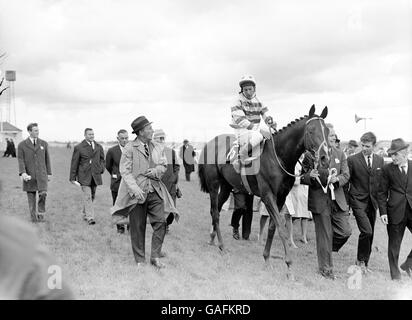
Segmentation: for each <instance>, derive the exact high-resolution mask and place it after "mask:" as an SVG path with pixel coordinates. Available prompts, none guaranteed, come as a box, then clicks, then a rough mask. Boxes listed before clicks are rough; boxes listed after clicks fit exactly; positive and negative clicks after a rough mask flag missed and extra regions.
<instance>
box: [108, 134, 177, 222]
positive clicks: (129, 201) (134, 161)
mask: <svg viewBox="0 0 412 320" xmlns="http://www.w3.org/2000/svg"><path fill="white" fill-rule="evenodd" d="M148 145H149V150H150V157H149V158H147V157H146V155H145V149H144V145H143V143H142V142H141V141H140V140H139V139H135V140H134V141H130V142H129V143H128V144H127V145H126V146H125V150H124V152H123V154H122V157H121V158H120V165H119V169H120V174H121V175H122V180H121V181H120V186H119V193H118V195H117V199H116V203H115V204H114V206H113V207H112V208H111V210H110V211H111V213H112V214H114V215H123V216H127V215H128V214H129V212H130V210H131V209H132V208H133V207H134V205H136V204H142V203H144V202H146V198H147V194H148V192H149V191H150V185H152V187H153V189H154V190H155V192H156V193H157V194H158V195H159V197H160V198H161V199H163V201H164V214H165V215H166V216H168V215H169V213H171V212H172V213H175V214H178V212H177V210H176V208H175V206H174V203H173V199H172V197H171V196H170V194H169V192H168V191H167V188H166V186H165V185H164V183H163V182H162V181H161V178H162V175H163V174H164V172H165V171H166V166H167V159H166V156H165V153H164V149H163V146H162V145H161V144H159V143H156V142H153V141H150V142H149V143H148ZM149 168H152V169H154V173H155V176H156V179H150V178H148V177H146V176H145V175H144V174H145V173H146V171H147V169H149ZM138 188H140V189H141V190H142V191H143V193H144V199H143V200H137V199H136V197H135V196H134V194H135V193H136V190H138Z"/></svg>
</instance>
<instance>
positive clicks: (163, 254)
mask: <svg viewBox="0 0 412 320" xmlns="http://www.w3.org/2000/svg"><path fill="white" fill-rule="evenodd" d="M165 257H167V254H166V252H163V251H161V252H160V254H159V258H165Z"/></svg>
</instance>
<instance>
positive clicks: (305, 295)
mask: <svg viewBox="0 0 412 320" xmlns="http://www.w3.org/2000/svg"><path fill="white" fill-rule="evenodd" d="M71 154H72V150H67V149H65V148H51V161H52V170H53V176H52V180H51V182H50V184H49V192H48V198H47V215H46V222H45V223H42V224H37V225H35V228H37V229H38V234H39V237H40V239H41V241H42V243H44V245H45V246H46V247H48V248H49V249H50V250H51V251H52V252H53V254H54V255H55V256H56V257H57V258H58V260H59V262H60V263H61V266H62V268H63V270H64V273H63V276H64V278H65V280H66V281H67V282H68V283H70V285H71V287H72V289H73V291H74V294H75V295H76V297H77V298H78V299H189V300H191V299H224V300H229V299H321V300H323V299H324V300H328V299H401V298H407V299H412V281H411V280H409V279H406V276H405V273H403V275H404V278H405V280H403V281H402V282H393V281H391V280H390V276H389V266H388V261H387V252H386V249H387V235H386V230H385V228H384V226H383V225H382V224H381V222H380V221H377V223H376V231H375V241H374V251H373V253H372V257H371V261H370V267H371V268H372V269H373V270H374V273H373V274H372V275H369V276H367V277H364V278H363V280H362V289H361V290H353V289H349V288H348V287H347V279H348V277H349V274H347V269H348V267H349V266H350V265H352V264H353V263H354V261H355V260H356V247H357V238H358V235H359V231H358V229H357V227H356V223H355V220H354V218H353V216H351V225H352V230H353V231H352V236H351V237H350V239H349V241H348V243H347V244H345V246H344V247H343V248H342V249H341V251H340V252H339V253H337V254H334V256H333V259H334V264H335V272H336V275H337V276H338V279H337V280H336V281H331V280H326V279H324V278H322V277H321V276H320V275H318V274H317V273H316V270H317V258H316V248H315V241H314V225H313V222H310V223H309V233H308V236H309V243H308V244H307V245H303V244H302V243H300V242H297V244H298V246H299V248H298V249H295V250H293V257H294V272H295V276H296V281H294V282H291V281H288V280H287V279H286V266H285V263H284V261H283V260H282V259H275V258H272V259H271V264H272V267H273V268H272V269H270V268H265V266H264V262H263V257H262V252H263V246H262V245H260V244H259V243H258V241H257V236H256V235H257V233H258V228H259V215H258V214H255V216H254V218H253V224H252V235H251V240H250V241H244V240H239V241H236V240H234V239H233V238H232V236H231V232H232V229H231V227H229V226H228V225H229V223H230V218H231V212H222V215H221V227H222V232H223V236H224V239H225V244H226V248H227V249H228V252H227V253H226V254H223V255H222V254H221V253H220V252H219V250H218V248H217V247H215V246H209V245H208V244H207V241H208V240H209V229H210V224H211V219H210V214H209V195H208V194H205V193H202V192H201V191H200V189H199V182H198V178H197V172H196V174H192V177H193V181H191V182H186V181H184V179H183V178H182V177H183V173H181V182H180V188H181V190H182V192H183V198H182V199H178V209H179V211H180V213H181V219H180V221H179V223H173V225H172V226H171V228H170V229H171V232H170V234H168V235H167V236H166V239H165V243H164V251H165V252H167V254H168V256H167V257H166V258H164V259H163V261H164V263H165V264H166V265H167V267H166V268H165V269H162V270H161V271H157V270H155V269H154V268H153V267H152V266H150V265H149V264H147V265H145V266H144V267H143V268H142V269H137V268H136V264H135V262H134V258H133V254H132V251H131V245H130V236H129V235H127V234H126V235H118V234H117V233H116V230H115V229H116V228H115V227H113V226H112V225H111V221H112V220H111V216H110V214H109V208H110V206H111V194H110V190H109V175H108V173H107V172H106V173H105V174H104V185H103V186H101V187H99V188H98V190H97V197H96V202H95V209H96V225H94V226H88V225H87V224H86V223H85V222H84V221H83V220H82V217H81V214H80V208H81V193H80V190H79V189H78V188H77V187H75V186H74V185H71V184H70V183H69V181H68V177H69V166H70V159H71ZM0 168H1V169H0V180H1V181H2V185H3V193H2V198H1V214H6V215H12V216H17V217H19V218H21V219H23V220H26V221H29V213H28V205H27V198H26V194H25V193H23V191H22V189H21V182H20V179H19V177H18V165H17V160H16V159H13V158H0ZM297 229H298V228H297V227H295V230H296V232H295V234H296V233H297V234H296V236H295V239H298V236H299V230H297ZM150 239H151V227H150V225H148V228H147V235H146V259H147V260H148V258H149V257H148V255H149V254H150ZM411 246H412V237H411V234H410V233H409V232H408V231H407V232H406V234H405V238H404V241H403V245H402V250H401V255H400V262H403V261H404V259H405V257H406V255H407V253H408V252H409V250H410V249H411ZM272 255H274V256H281V257H283V250H282V246H281V243H280V240H279V238H278V237H277V236H276V237H275V241H274V244H273V246H272Z"/></svg>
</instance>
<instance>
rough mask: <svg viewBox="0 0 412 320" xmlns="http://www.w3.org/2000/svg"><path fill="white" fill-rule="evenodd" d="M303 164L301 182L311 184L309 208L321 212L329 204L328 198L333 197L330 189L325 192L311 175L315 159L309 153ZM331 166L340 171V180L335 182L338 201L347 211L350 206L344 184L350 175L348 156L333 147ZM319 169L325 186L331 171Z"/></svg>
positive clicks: (342, 208)
mask: <svg viewBox="0 0 412 320" xmlns="http://www.w3.org/2000/svg"><path fill="white" fill-rule="evenodd" d="M302 164H303V168H302V169H303V172H305V174H303V176H302V177H301V183H302V184H306V185H308V186H309V193H308V209H309V210H310V211H311V212H313V213H321V212H323V211H324V210H325V208H326V206H327V204H328V198H329V199H330V198H331V193H330V189H329V188H328V191H327V193H324V192H323V190H322V187H321V186H320V185H319V182H318V181H317V180H316V179H313V178H311V177H310V176H309V172H310V170H311V169H312V168H313V160H312V159H310V158H309V157H308V155H307V154H306V155H305V158H304V159H303V163H302ZM329 168H335V169H336V170H337V173H338V175H337V177H338V179H339V181H337V182H335V183H334V184H333V186H334V188H335V190H334V192H335V199H336V203H337V204H338V206H339V208H340V209H341V210H342V211H347V210H348V209H349V208H348V204H347V202H346V198H345V194H344V191H343V188H342V186H344V185H345V184H346V183H347V182H348V180H349V177H350V176H349V168H348V164H347V159H346V156H345V154H344V153H343V152H342V151H341V150H338V149H336V148H332V149H331V154H330V162H329ZM318 171H319V174H320V180H321V182H322V184H323V186H326V183H327V177H328V175H329V171H328V170H327V169H319V170H318Z"/></svg>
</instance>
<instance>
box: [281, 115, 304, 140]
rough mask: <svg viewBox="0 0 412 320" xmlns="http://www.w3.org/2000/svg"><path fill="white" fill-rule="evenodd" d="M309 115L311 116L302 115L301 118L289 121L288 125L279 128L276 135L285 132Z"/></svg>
mask: <svg viewBox="0 0 412 320" xmlns="http://www.w3.org/2000/svg"><path fill="white" fill-rule="evenodd" d="M308 117H309V116H308V115H306V116H303V117H300V118H299V119H295V120H293V121H291V122H289V123H288V124H287V125H286V126H284V127H283V128H282V129H279V130H278V131H277V132H276V133H275V134H274V135H275V136H277V135H278V134H280V133H282V132H284V131H285V130H286V129H288V128H291V127H293V126H294V125H295V124H297V123H298V122H300V121H302V120H304V119H306V118H308Z"/></svg>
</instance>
